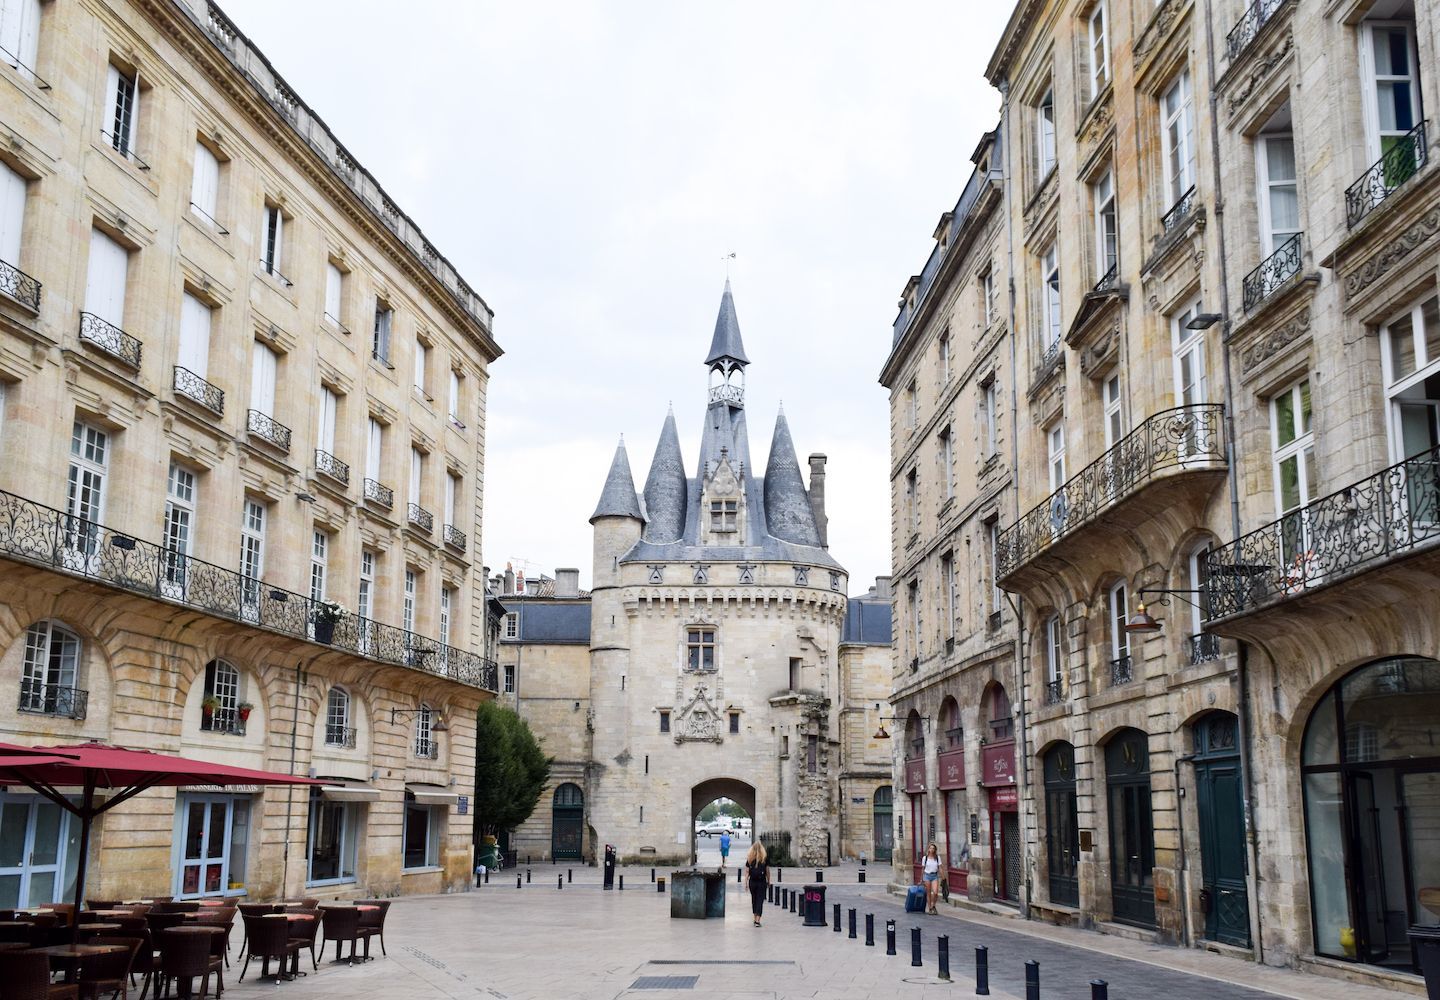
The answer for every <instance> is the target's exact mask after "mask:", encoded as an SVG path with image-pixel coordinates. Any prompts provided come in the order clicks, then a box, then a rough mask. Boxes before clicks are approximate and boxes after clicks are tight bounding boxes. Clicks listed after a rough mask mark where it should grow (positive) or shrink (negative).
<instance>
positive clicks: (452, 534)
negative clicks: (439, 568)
mask: <svg viewBox="0 0 1440 1000" xmlns="http://www.w3.org/2000/svg"><path fill="white" fill-rule="evenodd" d="M440 534H441V537H443V538H444V539H445V544H446V545H448V546H450V547H451V548H452V549H458V550H460V551H461V552H464V551H465V546H466V544H467V542H466V538H465V532H463V531H461V530H460V529H459V528H457V527H455V525H453V524H447V525H445V527H444V528H443V529H442V530H441V533H440Z"/></svg>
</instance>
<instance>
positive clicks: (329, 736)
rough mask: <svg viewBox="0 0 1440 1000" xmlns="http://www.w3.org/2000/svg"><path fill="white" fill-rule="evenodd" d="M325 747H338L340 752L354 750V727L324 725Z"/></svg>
mask: <svg viewBox="0 0 1440 1000" xmlns="http://www.w3.org/2000/svg"><path fill="white" fill-rule="evenodd" d="M325 745H326V746H327V747H339V748H340V749H342V750H354V749H355V727H354V726H332V725H330V724H329V723H328V722H327V723H326V724H325Z"/></svg>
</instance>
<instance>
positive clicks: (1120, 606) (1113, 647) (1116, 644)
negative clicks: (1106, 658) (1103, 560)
mask: <svg viewBox="0 0 1440 1000" xmlns="http://www.w3.org/2000/svg"><path fill="white" fill-rule="evenodd" d="M1129 600H1130V597H1129V589H1128V588H1127V587H1126V586H1125V582H1124V581H1123V580H1122V581H1121V582H1119V583H1117V584H1115V586H1113V587H1111V588H1110V593H1109V595H1108V597H1107V601H1108V610H1109V612H1110V658H1111V659H1112V660H1117V661H1118V660H1124V659H1125V658H1127V657H1128V656H1129V655H1130V633H1129V632H1127V631H1125V624H1126V622H1127V621H1128V620H1129V618H1128V616H1129Z"/></svg>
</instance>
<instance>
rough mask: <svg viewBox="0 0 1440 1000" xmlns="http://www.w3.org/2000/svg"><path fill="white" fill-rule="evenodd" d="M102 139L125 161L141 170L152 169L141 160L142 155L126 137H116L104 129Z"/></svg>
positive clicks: (101, 131)
mask: <svg viewBox="0 0 1440 1000" xmlns="http://www.w3.org/2000/svg"><path fill="white" fill-rule="evenodd" d="M100 137H101V138H102V139H104V140H105V144H106V145H107V146H109V147H110V148H111V149H113V150H115V152H117V153H119V154H120V156H121V157H123V158H124V159H127V160H129V161H130V162H131V163H133V164H135V166H137V167H139V168H140V169H141V170H146V171H148V170H149V169H150V164H148V163H146V162H145V161H144V160H142V159H140V154H139V153H137V152H135V147H134V146H132V145H130V140H128V139H126V138H125V137H124V136H119V135H116V134H115V133H113V132H111V131H110V130H109V129H103V128H102V129H101V130H100Z"/></svg>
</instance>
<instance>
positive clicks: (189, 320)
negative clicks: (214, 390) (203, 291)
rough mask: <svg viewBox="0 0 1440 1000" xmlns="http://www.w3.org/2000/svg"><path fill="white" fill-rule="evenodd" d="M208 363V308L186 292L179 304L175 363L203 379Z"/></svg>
mask: <svg viewBox="0 0 1440 1000" xmlns="http://www.w3.org/2000/svg"><path fill="white" fill-rule="evenodd" d="M209 361H210V307H209V306H207V305H206V304H205V303H203V302H201V301H200V300H199V299H197V298H196V297H195V296H193V295H191V294H190V293H189V292H186V293H185V297H184V299H183V300H182V301H181V304H180V356H179V359H178V360H177V362H176V363H177V364H179V365H180V367H181V368H188V369H190V371H192V372H194V373H195V374H196V375H199V376H200V377H201V378H204V377H205V372H206V368H207V366H208V364H209Z"/></svg>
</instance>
